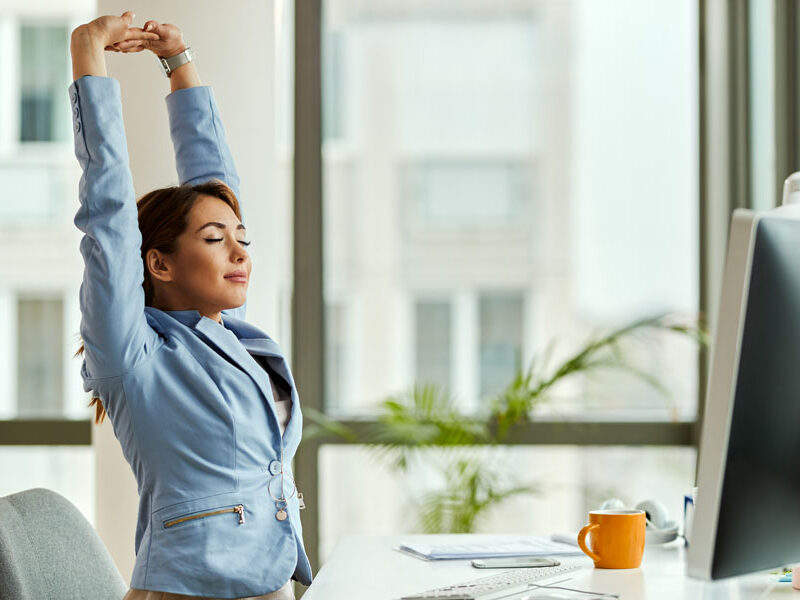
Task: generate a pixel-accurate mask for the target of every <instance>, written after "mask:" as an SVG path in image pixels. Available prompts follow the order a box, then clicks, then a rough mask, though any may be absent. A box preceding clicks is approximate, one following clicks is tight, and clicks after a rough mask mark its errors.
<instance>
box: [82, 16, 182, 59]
mask: <svg viewBox="0 0 800 600" xmlns="http://www.w3.org/2000/svg"><path fill="white" fill-rule="evenodd" d="M134 17H135V15H134V14H133V12H132V11H126V12H124V13H122V15H121V16H119V17H117V16H114V15H105V16H102V17H98V18H97V19H95V20H94V21H91V22H89V23H86V24H85V25H81V26H80V27H78V28H77V29H76V30H75V31H74V32H73V42H74V41H75V39H76V37H77V38H80V39H82V40H83V41H85V42H88V43H91V44H92V45H98V46H100V47H102V48H103V49H105V50H107V51H109V52H125V53H129V52H141V51H142V50H150V51H151V52H153V54H155V55H156V56H161V57H165V58H166V57H170V56H174V55H176V54H179V53H180V52H183V51H184V50H185V49H186V46H185V45H184V42H183V34H182V33H181V30H180V29H178V28H177V27H176V26H175V25H170V24H168V23H159V22H157V21H153V20H150V21H147V22H146V23H145V24H144V27H131V24H132V23H133V19H134Z"/></svg>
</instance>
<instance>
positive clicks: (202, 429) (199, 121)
mask: <svg viewBox="0 0 800 600" xmlns="http://www.w3.org/2000/svg"><path fill="white" fill-rule="evenodd" d="M132 19H133V14H132V13H130V12H127V13H125V14H123V15H122V16H121V17H116V16H105V17H100V18H98V19H96V20H94V21H92V22H91V23H87V24H86V25H82V26H80V27H78V28H77V29H76V30H75V31H74V32H73V34H72V40H71V51H72V63H73V76H74V82H73V83H72V85H71V86H70V99H71V102H72V105H73V116H74V132H75V153H76V156H77V157H78V161H79V162H80V164H81V168H82V169H83V176H82V178H81V183H80V202H81V206H80V208H79V210H78V213H77V214H76V216H75V224H76V226H77V227H78V228H79V229H80V230H81V231H82V232H83V233H84V236H83V238H82V240H81V245H80V250H81V254H82V255H83V258H84V262H85V270H84V278H83V284H82V286H81V291H80V307H81V312H82V317H83V318H82V321H81V335H82V337H83V341H84V346H83V348H82V350H83V355H84V361H83V364H82V366H81V374H82V376H83V381H84V389H85V390H86V391H90V390H92V391H94V394H95V396H96V397H97V398H96V399H95V400H94V401H93V402H95V403H96V404H97V412H98V415H97V416H98V419H97V420H98V421H100V420H102V417H103V416H104V414H108V416H109V418H110V420H111V423H112V425H113V428H114V434H115V435H116V436H117V438H118V439H119V441H120V443H121V445H122V450H123V453H124V455H125V458H126V459H127V460H128V462H129V463H130V465H131V468H132V469H133V472H134V474H135V476H136V480H137V482H138V487H139V496H140V500H139V516H138V523H137V528H136V563H135V567H134V571H133V577H132V581H131V588H132V589H131V590H130V591H129V592H128V594H127V595H126V596H125V599H126V600H141V599H145V598H146V599H148V600H153V599H163V600H166V599H170V600H172V599H174V598H183V597H184V596H192V597H198V596H199V597H207V598H208V597H213V598H252V597H257V598H259V599H262V598H264V599H266V598H269V599H270V600H273V599H275V600H277V599H279V598H280V599H281V600H282V599H284V598H293V594H292V591H291V581H290V580H291V579H296V580H298V581H300V582H302V583H304V584H306V585H308V584H309V583H310V580H311V568H310V565H309V563H308V559H307V557H306V554H305V550H304V549H303V544H302V530H301V525H300V516H299V508H300V505H299V502H298V493H297V490H296V488H295V486H294V482H293V479H292V475H291V464H290V463H291V459H292V457H293V456H294V454H295V451H296V449H297V445H298V443H299V441H300V432H301V428H302V425H301V414H300V407H299V404H298V402H299V400H298V396H297V391H296V389H295V386H294V381H293V379H292V375H291V372H290V371H289V368H288V366H287V364H286V360H285V359H284V357H283V355H282V354H281V352H280V349H279V348H278V346H277V344H275V342H274V341H273V340H272V339H270V338H269V336H267V335H266V334H265V333H263V332H262V331H260V330H259V329H257V328H256V327H253V326H252V325H250V324H248V323H246V322H245V321H244V320H242V319H243V317H244V309H245V307H244V304H245V299H246V294H247V286H248V281H249V277H250V270H251V262H250V257H249V255H248V253H247V251H246V249H245V246H246V244H248V242H247V241H246V240H245V239H244V234H245V229H244V225H242V223H241V219H240V217H241V214H240V212H239V205H238V202H237V192H238V184H239V182H238V177H237V175H236V171H235V168H234V165H233V161H232V159H231V155H230V152H229V150H228V146H227V143H226V141H225V137H224V132H223V129H222V123H221V122H220V120H219V115H218V111H217V107H216V103H215V102H214V98H213V96H212V94H211V90H210V89H209V88H207V87H203V86H201V85H200V80H199V77H198V75H197V71H196V68H195V63H194V62H188V63H186V64H184V65H182V66H177V67H175V68H174V70H173V71H172V73H171V75H170V84H171V88H172V93H171V94H170V95H169V96H167V108H168V111H169V117H170V130H171V134H172V139H173V144H174V146H175V153H176V163H177V168H178V175H179V178H180V182H181V185H180V186H178V187H174V188H166V189H163V190H156V191H154V192H151V193H149V194H147V195H146V196H144V197H143V198H142V199H140V200H139V202H138V203H136V204H135V203H134V202H135V199H134V191H133V185H132V182H131V175H130V171H129V168H128V156H127V150H126V140H125V132H124V128H123V122H122V111H121V105H120V94H119V84H118V82H117V81H116V80H114V79H111V78H108V77H107V76H106V69H105V60H104V49H105V50H116V51H121V52H138V51H141V50H143V49H149V50H151V51H153V52H154V53H156V54H157V55H159V56H161V57H172V56H175V55H179V54H181V53H182V52H183V51H184V49H185V48H184V46H183V39H182V35H181V33H180V31H179V30H178V29H177V28H175V27H173V26H171V25H163V24H159V23H157V22H155V21H149V22H148V23H147V24H146V25H145V28H144V29H142V28H135V27H131V21H132ZM184 56H185V55H184Z"/></svg>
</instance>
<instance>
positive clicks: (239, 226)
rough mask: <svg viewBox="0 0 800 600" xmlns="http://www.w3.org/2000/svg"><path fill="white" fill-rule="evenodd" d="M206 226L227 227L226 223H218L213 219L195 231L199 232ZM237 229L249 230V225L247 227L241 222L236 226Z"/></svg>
mask: <svg viewBox="0 0 800 600" xmlns="http://www.w3.org/2000/svg"><path fill="white" fill-rule="evenodd" d="M206 227H217V228H219V229H225V224H224V223H217V222H216V221H211V222H210V223H206V224H205V225H203V226H202V227H201V228H200V229H198V230H197V231H195V233H199V232H200V231H201V230H202V229H205V228H206ZM236 229H244V230H245V231H247V227H245V226H244V225H242V224H241V223H239V225H238V226H237V227H236Z"/></svg>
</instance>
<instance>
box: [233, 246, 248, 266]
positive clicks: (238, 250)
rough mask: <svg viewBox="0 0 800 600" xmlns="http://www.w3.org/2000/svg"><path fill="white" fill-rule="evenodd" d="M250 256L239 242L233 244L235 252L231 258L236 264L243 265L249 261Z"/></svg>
mask: <svg viewBox="0 0 800 600" xmlns="http://www.w3.org/2000/svg"><path fill="white" fill-rule="evenodd" d="M248 256H250V255H249V254H248V253H247V250H246V249H245V247H244V246H242V245H241V244H240V243H239V242H237V241H234V243H233V251H232V253H231V258H232V259H233V261H234V262H237V263H242V262H244V261H246V260H247V257H248Z"/></svg>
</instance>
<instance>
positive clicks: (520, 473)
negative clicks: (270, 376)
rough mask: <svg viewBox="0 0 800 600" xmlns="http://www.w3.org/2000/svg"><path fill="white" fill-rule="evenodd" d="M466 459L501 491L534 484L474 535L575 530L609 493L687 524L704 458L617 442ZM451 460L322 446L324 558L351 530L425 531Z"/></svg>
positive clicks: (481, 520)
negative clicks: (392, 462)
mask: <svg viewBox="0 0 800 600" xmlns="http://www.w3.org/2000/svg"><path fill="white" fill-rule="evenodd" d="M460 456H461V457H468V458H469V460H471V461H473V462H478V461H480V462H481V464H485V465H487V466H490V467H491V469H492V471H493V472H494V473H495V474H496V475H498V476H499V483H498V486H497V487H496V491H498V492H500V491H503V490H507V489H509V488H510V487H511V486H512V485H516V484H518V485H521V486H528V487H530V488H532V489H533V492H531V493H525V494H520V495H517V496H512V497H510V498H508V499H507V500H506V501H505V502H503V503H497V504H493V505H492V506H491V507H490V508H489V509H488V510H486V511H485V512H480V513H478V517H477V518H476V519H474V521H473V524H474V528H473V530H474V531H475V532H477V533H513V534H531V535H544V536H548V535H550V534H551V533H554V532H565V533H570V532H577V531H578V530H579V529H580V528H581V527H582V526H583V525H585V524H586V523H587V520H586V519H587V514H588V511H589V510H593V509H595V508H598V507H599V506H600V504H602V503H603V501H605V500H607V499H610V498H619V499H620V500H622V501H623V502H624V503H625V504H627V505H629V506H631V507H633V506H635V505H636V504H637V503H639V502H641V501H642V500H646V499H655V500H658V501H659V502H661V503H663V504H664V505H665V507H666V508H667V510H668V513H669V515H670V518H671V520H676V521H677V522H678V523H681V521H682V515H683V496H684V494H686V493H689V492H691V490H692V486H693V485H694V468H695V460H696V453H695V450H694V449H692V448H630V447H619V446H614V447H603V448H599V447H586V448H578V447H574V446H536V447H531V446H528V447H524V446H506V447H500V448H491V449H490V448H486V447H484V448H479V449H472V450H466V451H463V452H462V454H461V455H460ZM453 457H454V454H453V452H452V451H449V452H426V453H425V454H424V455H423V456H421V457H418V460H414V461H412V462H411V466H410V468H409V470H408V471H407V472H406V473H400V472H398V471H396V470H393V469H392V468H391V467H390V466H389V464H388V462H387V461H386V460H385V458H384V459H381V458H379V456H378V453H377V451H370V450H369V449H368V448H366V447H364V446H323V448H322V449H321V450H320V465H319V477H320V488H319V491H320V495H319V497H320V554H321V559H322V560H323V561H324V560H325V559H326V558H327V557H328V556H330V554H331V552H332V551H333V548H334V547H335V546H336V543H337V542H338V541H339V539H340V538H341V536H343V535H357V534H364V535H391V534H398V533H421V532H423V530H422V528H421V527H420V523H419V520H420V519H419V517H420V514H421V511H422V507H423V504H424V499H425V498H426V494H428V493H430V492H434V491H443V490H445V489H446V488H445V487H444V485H443V482H444V479H443V478H442V476H441V470H440V469H441V467H442V466H444V465H447V464H448V460H451V459H452V458H453ZM354 491H355V492H356V493H354ZM342 498H348V501H347V502H342V501H341V499H342Z"/></svg>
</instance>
